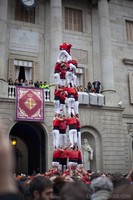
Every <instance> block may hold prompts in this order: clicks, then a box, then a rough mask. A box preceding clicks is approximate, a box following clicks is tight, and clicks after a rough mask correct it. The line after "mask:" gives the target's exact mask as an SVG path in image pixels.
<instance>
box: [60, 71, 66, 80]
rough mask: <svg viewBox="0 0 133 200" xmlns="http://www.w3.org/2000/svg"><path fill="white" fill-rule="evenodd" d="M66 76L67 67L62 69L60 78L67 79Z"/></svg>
mask: <svg viewBox="0 0 133 200" xmlns="http://www.w3.org/2000/svg"><path fill="white" fill-rule="evenodd" d="M65 77H66V69H62V70H61V72H60V79H65Z"/></svg>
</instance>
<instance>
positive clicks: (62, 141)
mask: <svg viewBox="0 0 133 200" xmlns="http://www.w3.org/2000/svg"><path fill="white" fill-rule="evenodd" d="M59 140H60V147H65V146H66V143H67V136H66V133H63V134H62V133H60V134H59Z"/></svg>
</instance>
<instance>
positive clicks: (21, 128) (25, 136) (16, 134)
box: [10, 122, 46, 175]
mask: <svg viewBox="0 0 133 200" xmlns="http://www.w3.org/2000/svg"><path fill="white" fill-rule="evenodd" d="M10 139H15V140H16V145H15V146H13V148H14V151H15V155H16V174H21V173H25V174H28V175H32V174H33V173H39V172H40V173H44V172H45V170H46V155H45V152H46V150H45V147H46V134H45V131H44V130H43V128H42V126H41V124H40V123H35V122H34V123H33V122H18V123H16V124H15V125H14V126H13V128H12V129H11V131H10Z"/></svg>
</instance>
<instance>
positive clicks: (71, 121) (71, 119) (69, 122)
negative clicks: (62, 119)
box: [67, 117, 77, 125]
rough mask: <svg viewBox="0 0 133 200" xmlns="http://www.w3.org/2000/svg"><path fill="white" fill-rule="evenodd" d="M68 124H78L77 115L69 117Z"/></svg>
mask: <svg viewBox="0 0 133 200" xmlns="http://www.w3.org/2000/svg"><path fill="white" fill-rule="evenodd" d="M67 124H68V125H71V124H77V119H76V118H75V117H69V118H67Z"/></svg>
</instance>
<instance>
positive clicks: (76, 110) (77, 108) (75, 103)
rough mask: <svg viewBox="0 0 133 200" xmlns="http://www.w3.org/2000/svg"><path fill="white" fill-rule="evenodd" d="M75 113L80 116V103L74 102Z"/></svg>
mask: <svg viewBox="0 0 133 200" xmlns="http://www.w3.org/2000/svg"><path fill="white" fill-rule="evenodd" d="M74 111H75V115H76V114H79V101H75V102H74Z"/></svg>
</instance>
